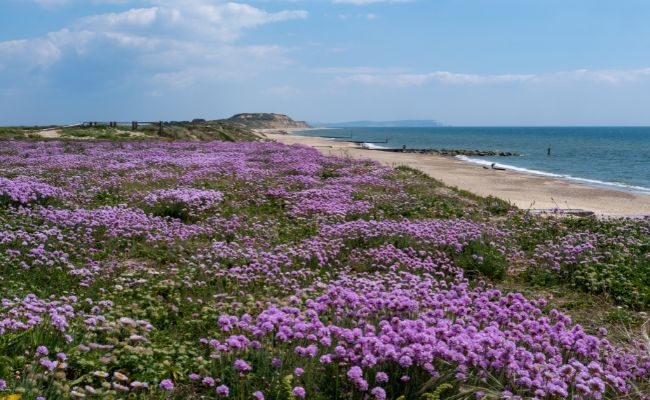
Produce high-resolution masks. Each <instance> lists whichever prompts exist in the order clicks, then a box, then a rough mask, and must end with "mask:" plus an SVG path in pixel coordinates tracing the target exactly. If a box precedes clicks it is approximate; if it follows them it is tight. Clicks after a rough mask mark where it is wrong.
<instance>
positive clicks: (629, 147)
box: [294, 126, 650, 195]
mask: <svg viewBox="0 0 650 400" xmlns="http://www.w3.org/2000/svg"><path fill="white" fill-rule="evenodd" d="M294 133H295V134H299V135H304V136H319V137H324V138H331V139H332V140H339V141H354V142H358V143H359V144H360V145H361V146H364V147H367V148H370V149H379V150H380V149H401V148H403V147H406V148H407V149H412V150H413V149H419V150H425V149H438V150H441V149H447V150H452V149H453V150H480V151H497V152H512V153H516V154H517V155H516V156H510V157H499V156H496V157H478V156H471V157H468V156H456V158H457V159H460V160H462V161H465V162H467V163H473V164H477V165H484V166H489V165H491V164H492V163H496V164H497V165H498V166H500V167H503V168H506V169H509V170H513V171H517V172H521V173H526V174H533V175H541V176H547V177H552V178H559V179H565V180H569V181H573V182H577V183H582V184H586V185H590V186H596V187H604V188H610V189H615V190H622V191H629V192H635V193H641V194H648V195H650V127H447V126H440V127H377V128H375V127H348V128H316V129H312V130H307V131H298V132H294Z"/></svg>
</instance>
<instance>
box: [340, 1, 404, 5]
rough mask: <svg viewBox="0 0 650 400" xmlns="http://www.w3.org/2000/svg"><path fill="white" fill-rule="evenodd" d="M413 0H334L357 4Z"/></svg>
mask: <svg viewBox="0 0 650 400" xmlns="http://www.w3.org/2000/svg"><path fill="white" fill-rule="evenodd" d="M410 1H412V0H332V3H333V4H352V5H355V6H365V5H368V4H377V3H408V2H410Z"/></svg>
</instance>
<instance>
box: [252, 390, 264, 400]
mask: <svg viewBox="0 0 650 400" xmlns="http://www.w3.org/2000/svg"><path fill="white" fill-rule="evenodd" d="M253 397H254V398H255V400H264V393H262V392H260V391H259V390H258V391H257V392H253Z"/></svg>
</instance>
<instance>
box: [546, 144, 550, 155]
mask: <svg viewBox="0 0 650 400" xmlns="http://www.w3.org/2000/svg"><path fill="white" fill-rule="evenodd" d="M546 155H547V156H550V155H551V146H548V149H546Z"/></svg>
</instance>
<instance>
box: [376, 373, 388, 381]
mask: <svg viewBox="0 0 650 400" xmlns="http://www.w3.org/2000/svg"><path fill="white" fill-rule="evenodd" d="M375 380H376V381H377V382H379V383H386V382H388V374H387V373H385V372H381V371H380V372H377V375H375Z"/></svg>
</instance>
